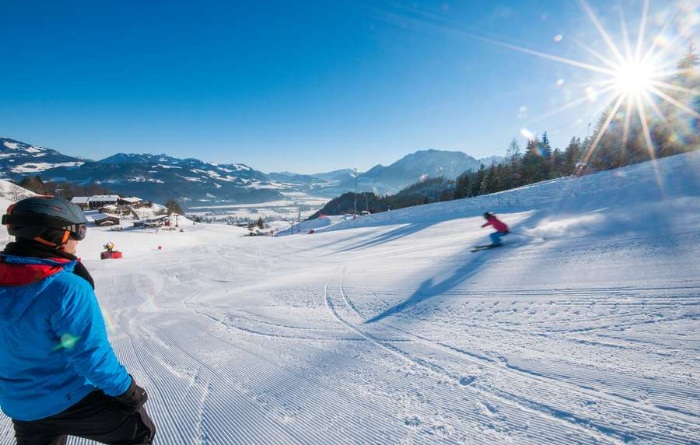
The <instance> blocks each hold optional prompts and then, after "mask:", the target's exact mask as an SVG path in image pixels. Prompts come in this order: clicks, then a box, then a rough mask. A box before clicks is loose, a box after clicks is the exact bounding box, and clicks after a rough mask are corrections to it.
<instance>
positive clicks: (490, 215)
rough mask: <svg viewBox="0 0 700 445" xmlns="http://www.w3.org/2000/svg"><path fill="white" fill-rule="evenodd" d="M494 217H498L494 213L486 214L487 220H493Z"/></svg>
mask: <svg viewBox="0 0 700 445" xmlns="http://www.w3.org/2000/svg"><path fill="white" fill-rule="evenodd" d="M494 216H496V215H494V214H493V212H486V213H484V218H486V219H490V218H493V217H494Z"/></svg>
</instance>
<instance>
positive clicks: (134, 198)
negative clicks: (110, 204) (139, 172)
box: [119, 197, 143, 204]
mask: <svg viewBox="0 0 700 445" xmlns="http://www.w3.org/2000/svg"><path fill="white" fill-rule="evenodd" d="M119 200H120V201H124V202H126V203H127V204H136V203H137V202H141V201H143V199H141V198H136V197H129V198H119Z"/></svg>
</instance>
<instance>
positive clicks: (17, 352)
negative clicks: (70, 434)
mask: <svg viewBox="0 0 700 445" xmlns="http://www.w3.org/2000/svg"><path fill="white" fill-rule="evenodd" d="M76 263H77V261H71V260H63V259H42V258H30V257H20V256H12V255H5V254H3V255H2V261H1V262H0V407H2V411H3V412H4V413H5V414H6V415H7V416H9V417H10V418H12V419H16V420H24V421H30V420H37V419H42V418H44V417H48V416H52V415H54V414H58V413H60V412H61V411H63V410H65V409H66V408H69V407H70V406H72V405H74V404H75V403H77V402H79V401H80V400H81V399H83V398H84V397H85V396H86V395H88V394H89V393H90V392H92V391H94V390H95V389H100V390H102V391H104V393H105V394H107V395H108V396H118V395H121V394H123V393H124V392H125V391H126V390H127V389H128V388H129V384H130V383H131V376H130V375H129V374H128V372H127V371H126V369H125V368H124V366H123V365H122V364H121V363H120V362H119V360H118V359H117V357H116V355H115V354H114V351H113V350H112V347H111V345H110V343H109V339H108V337H107V330H106V328H105V323H104V319H103V318H102V312H101V311H100V307H99V304H98V302H97V297H96V295H95V292H94V291H93V289H92V286H91V285H90V284H89V283H88V282H87V281H86V280H84V279H83V278H81V277H79V276H77V275H75V274H73V273H72V272H73V268H74V267H75V265H76Z"/></svg>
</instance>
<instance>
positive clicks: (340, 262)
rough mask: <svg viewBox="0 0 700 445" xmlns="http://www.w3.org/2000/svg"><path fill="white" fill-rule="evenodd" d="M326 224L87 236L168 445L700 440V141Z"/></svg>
mask: <svg viewBox="0 0 700 445" xmlns="http://www.w3.org/2000/svg"><path fill="white" fill-rule="evenodd" d="M2 204H3V205H5V204H6V203H5V202H3V203H2ZM486 210H491V211H494V212H496V213H497V214H498V215H499V217H501V219H503V220H504V221H505V222H506V223H508V224H509V225H510V226H511V228H512V229H513V231H514V232H515V233H517V235H516V234H512V235H509V236H507V237H506V238H505V242H506V244H507V245H506V246H504V247H503V248H500V249H490V250H486V251H483V252H476V253H471V252H470V247H471V246H473V245H476V244H484V242H485V241H487V240H488V238H487V235H488V233H490V229H488V228H484V229H482V228H480V226H481V224H482V223H483V222H484V220H483V218H482V217H481V214H482V213H483V212H484V211H486ZM328 222H329V224H328V225H327V226H325V227H317V228H316V229H315V230H316V233H314V234H306V233H304V232H302V234H294V235H292V236H278V237H249V236H244V235H245V233H247V232H246V231H244V230H241V229H237V228H234V227H228V226H221V225H203V224H197V225H192V223H191V222H187V221H186V222H185V223H183V225H182V229H183V230H184V231H183V232H178V231H173V232H163V231H160V232H158V233H155V232H154V231H152V230H151V231H149V230H131V229H128V230H124V231H122V232H116V231H109V230H108V229H101V228H94V229H91V230H90V232H89V234H88V237H87V239H86V240H85V241H84V242H83V243H81V245H80V247H79V253H80V255H81V256H82V258H83V261H84V262H85V264H86V266H87V267H88V268H89V270H90V271H91V273H92V274H93V276H94V277H95V279H96V283H97V291H98V296H99V299H100V303H101V305H102V307H103V311H104V313H105V316H106V319H107V320H108V324H109V328H110V336H111V340H112V343H113V345H114V348H115V350H116V351H117V354H118V355H119V356H120V358H121V359H122V360H123V362H124V363H125V365H126V366H127V367H128V369H129V370H130V372H131V373H132V374H133V375H134V376H135V377H136V379H137V380H138V381H139V382H140V383H141V384H142V385H143V386H144V387H146V388H147V389H148V391H149V394H150V400H149V402H148V405H147V406H148V409H149V411H150V412H151V414H152V417H153V418H154V419H155V421H156V423H157V425H158V428H159V430H158V435H157V440H156V443H157V444H160V445H179V444H183V445H184V444H206V445H213V444H265V445H268V444H323V445H334V444H505V443H513V444H538V445H541V444H654V445H657V444H678V445H681V444H696V443H700V372H699V371H700V260H699V258H700V254H699V253H698V252H700V152H694V153H690V154H687V155H681V156H676V157H673V158H666V159H663V160H660V161H658V162H655V163H645V164H640V165H636V166H630V167H627V168H624V169H620V170H615V171H609V172H603V173H598V174H594V175H589V176H585V177H581V178H565V179H559V180H555V181H550V182H546V183H541V184H537V185H532V186H529V187H524V188H521V189H518V190H513V191H509V192H504V193H499V194H495V195H490V196H484V197H479V198H474V199H465V200H459V201H453V202H446V203H438V204H432V205H425V206H420V207H415V208H411V209H403V210H398V211H391V212H386V213H382V214H376V215H371V216H365V217H361V218H358V219H356V220H354V221H353V220H349V221H343V222H338V223H335V224H330V222H332V221H331V220H329V221H328ZM107 241H113V242H114V243H115V244H116V246H117V248H118V249H119V250H121V251H122V252H123V253H124V258H123V259H122V260H108V261H101V260H99V252H100V250H101V246H102V245H103V244H105V243H106V242H107ZM158 246H161V249H160V250H159V249H158ZM12 443H14V441H13V436H12V427H11V423H10V421H9V420H8V419H7V418H6V417H1V418H0V445H8V444H12ZM69 443H70V444H87V443H90V442H87V441H85V440H79V439H71V440H70V441H69Z"/></svg>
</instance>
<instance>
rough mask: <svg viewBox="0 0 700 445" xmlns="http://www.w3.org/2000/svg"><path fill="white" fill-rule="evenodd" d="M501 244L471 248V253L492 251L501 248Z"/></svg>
mask: <svg viewBox="0 0 700 445" xmlns="http://www.w3.org/2000/svg"><path fill="white" fill-rule="evenodd" d="M502 245H503V244H484V245H481V246H474V247H472V250H471V251H472V252H479V251H480V250H487V249H493V248H494V247H501V246H502Z"/></svg>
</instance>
